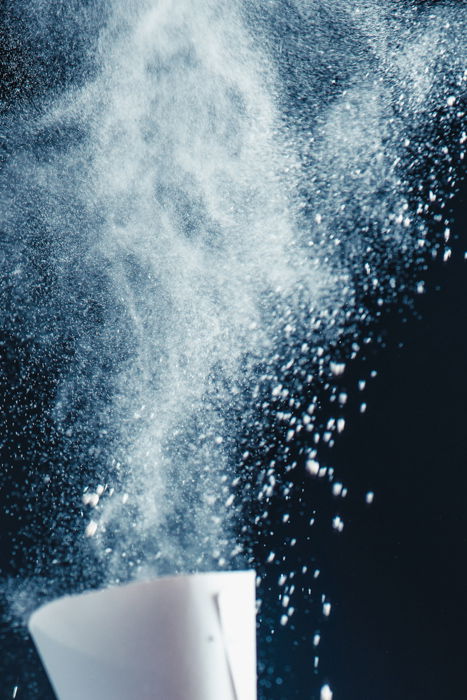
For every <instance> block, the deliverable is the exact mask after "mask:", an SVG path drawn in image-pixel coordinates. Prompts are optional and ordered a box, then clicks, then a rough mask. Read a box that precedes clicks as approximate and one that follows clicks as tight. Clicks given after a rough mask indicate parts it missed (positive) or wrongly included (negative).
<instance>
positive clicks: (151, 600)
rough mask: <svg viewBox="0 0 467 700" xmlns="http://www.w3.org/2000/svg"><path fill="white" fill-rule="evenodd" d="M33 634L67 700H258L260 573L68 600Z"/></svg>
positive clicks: (137, 586)
mask: <svg viewBox="0 0 467 700" xmlns="http://www.w3.org/2000/svg"><path fill="white" fill-rule="evenodd" d="M29 631H30V633H31V635H32V637H33V639H34V642H35V644H36V647H37V649H38V651H39V654H40V656H41V658H42V661H43V663H44V666H45V668H46V670H47V673H48V676H49V678H50V681H51V683H52V686H53V688H54V690H55V692H56V694H57V697H58V698H59V700H256V625H255V574H254V572H253V571H234V572H225V573H224V572H223V573H208V574H194V575H191V576H175V577H167V578H159V579H156V580H154V581H149V582H145V583H132V584H129V585H126V586H119V587H113V588H108V589H105V590H102V591H97V592H91V593H84V594H82V595H76V596H67V597H65V598H61V599H59V600H56V601H54V602H52V603H49V604H47V605H44V606H43V607H41V608H39V609H38V610H37V611H36V612H35V613H33V615H32V616H31V618H30V620H29Z"/></svg>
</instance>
